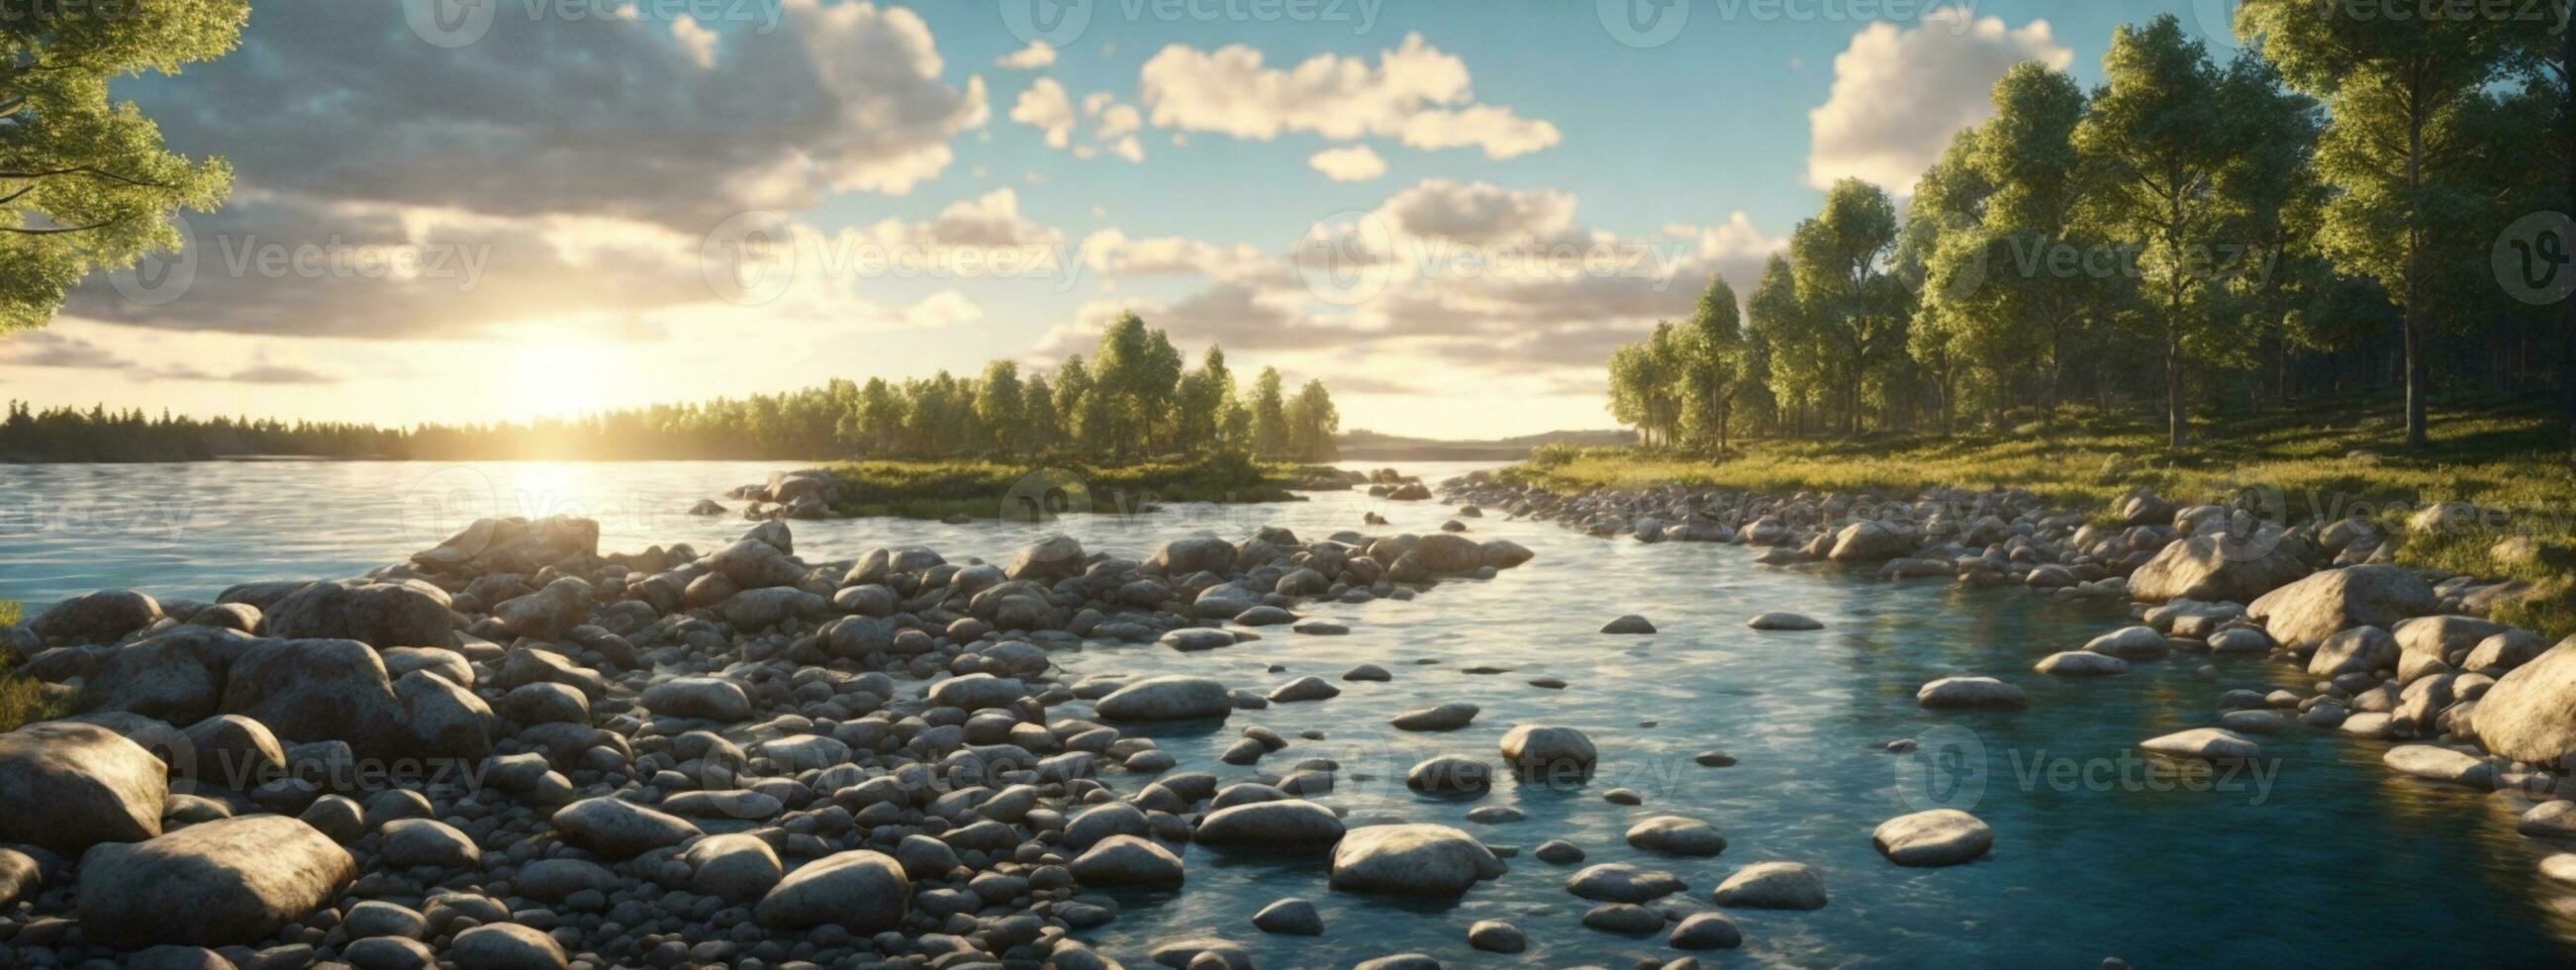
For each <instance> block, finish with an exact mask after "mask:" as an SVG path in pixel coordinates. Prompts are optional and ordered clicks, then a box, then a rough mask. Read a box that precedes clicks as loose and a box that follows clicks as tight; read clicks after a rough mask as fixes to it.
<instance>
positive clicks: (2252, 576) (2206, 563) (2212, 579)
mask: <svg viewBox="0 0 2576 970" xmlns="http://www.w3.org/2000/svg"><path fill="white" fill-rule="evenodd" d="M2307 573H2308V566H2307V564H2306V563H2304V562H2301V561H2299V557H2298V556H2297V555H2296V554H2295V553H2294V552H2293V551H2292V549H2291V548H2290V544H2289V542H2288V541H2286V540H2285V539H2283V538H2282V537H2281V536H2280V535H2279V534H2278V533H2272V532H2266V533H2263V534H2261V535H2257V536H2255V537H2254V538H2251V539H2239V538H2235V537H2232V536H2226V535H2215V534H2207V533H2204V534H2201V535H2196V536H2192V537H2191V538H2188V539H2184V540H2182V541H2180V542H2174V543H2170V544H2168V545H2166V546H2165V547H2164V550H2163V551H2161V552H2158V553H2156V557H2155V558H2154V559H2150V560H2147V564H2146V565H2144V566H2140V567H2138V570H2137V572H2135V573H2133V574H2131V575H2130V576H2129V596H2130V598H2132V599H2136V600H2138V601H2140V602H2146V603H2163V602H2167V601H2171V600H2178V599H2190V600H2202V601H2212V602H2230V603H2243V602H2246V601H2248V600H2252V599H2254V598H2256V597H2259V596H2261V595H2263V594H2265V593H2269V592H2271V591H2273V590H2275V589H2279V588H2281V587H2282V586H2284V585H2287V584H2289V583H2292V582H2295V581H2297V580H2298V579H2299V577H2301V576H2305V575H2307Z"/></svg>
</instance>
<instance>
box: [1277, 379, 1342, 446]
mask: <svg viewBox="0 0 2576 970" xmlns="http://www.w3.org/2000/svg"><path fill="white" fill-rule="evenodd" d="M1286 411H1287V414H1286V416H1287V419H1288V450H1289V451H1290V452H1291V453H1292V455H1293V456H1294V457H1295V458H1296V459H1297V460H1298V461H1305V462H1326V461H1332V460H1334V459H1335V458H1337V457H1339V452H1338V451H1337V450H1336V449H1335V448H1334V447H1333V434H1334V432H1337V431H1340V430H1341V429H1342V414H1341V412H1340V411H1337V410H1334V408H1333V395H1332V394H1331V393H1330V392H1327V391H1325V390H1324V382H1322V381H1317V380H1309V381H1307V382H1306V385H1305V386H1304V387H1300V388H1298V389H1297V396H1296V397H1295V398H1292V399H1290V400H1289V402H1288V406H1287V409H1286Z"/></svg>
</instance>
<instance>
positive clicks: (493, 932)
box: [447, 923, 570, 970]
mask: <svg viewBox="0 0 2576 970" xmlns="http://www.w3.org/2000/svg"><path fill="white" fill-rule="evenodd" d="M447 956H448V959H451V960H454V961H456V966H457V968H458V970H563V968H564V967H566V966H569V965H570V964H568V963H567V962H566V961H565V960H564V949H563V944H561V943H557V942H555V938H554V937H551V936H548V935H546V934H544V933H540V932H538V931H537V930H535V929H534V928H531V927H526V926H521V925H519V924H517V923H493V924H491V925H488V926H477V927H474V928H473V929H469V930H466V931H465V932H462V933H458V934H456V942H455V943H453V944H450V945H449V946H448V948H447Z"/></svg>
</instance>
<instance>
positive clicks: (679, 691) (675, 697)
mask: <svg viewBox="0 0 2576 970" xmlns="http://www.w3.org/2000/svg"><path fill="white" fill-rule="evenodd" d="M643 701H644V709H645V710H649V711H652V712H653V713H655V714H660V715H662V716H665V717H682V718H694V719H699V720H707V721H722V722H724V723H727V724H735V723H740V722H742V721H748V720H751V713H752V711H751V696H750V695H748V694H745V693H744V692H743V689H742V685H741V684H737V683H734V682H733V681H730V680H725V679H723V678H720V677H674V678H672V679H670V680H666V681H662V682H661V683H658V684H654V685H653V686H651V687H647V688H645V689H644V697H643Z"/></svg>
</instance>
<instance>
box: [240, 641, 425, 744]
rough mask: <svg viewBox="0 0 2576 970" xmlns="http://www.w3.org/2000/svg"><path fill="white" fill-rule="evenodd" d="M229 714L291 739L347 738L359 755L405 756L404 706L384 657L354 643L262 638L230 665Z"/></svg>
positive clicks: (283, 739) (291, 740) (329, 739)
mask: <svg viewBox="0 0 2576 970" xmlns="http://www.w3.org/2000/svg"><path fill="white" fill-rule="evenodd" d="M222 712H223V713H226V714H241V715H246V716H248V717H250V718H251V719H252V720H256V721H258V722H260V723H262V724H265V725H268V729H269V730H270V731H273V732H276V734H277V736H278V738H279V739H280V740H282V741H286V742H288V743H295V742H304V741H345V742H347V743H348V745H349V748H350V750H351V751H354V752H356V753H357V754H358V756H360V757H365V758H395V757H401V756H402V752H401V750H400V745H401V740H402V733H401V722H402V719H403V712H402V706H401V703H400V702H399V701H398V700H397V699H396V698H395V697H394V691H393V684H392V682H391V681H390V679H388V677H387V676H386V673H385V665H384V660H383V659H382V658H381V657H379V656H378V655H377V654H376V651H375V650H374V649H373V648H370V647H368V646H367V645H366V644H363V643H359V642H358V641H355V640H261V641H258V642H257V643H256V644H254V645H253V646H252V647H251V648H250V649H248V650H245V651H243V652H242V654H241V656H239V657H236V658H234V660H233V662H232V665H231V666H230V667H229V668H228V669H227V670H226V672H225V678H224V698H223V705H222Z"/></svg>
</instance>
